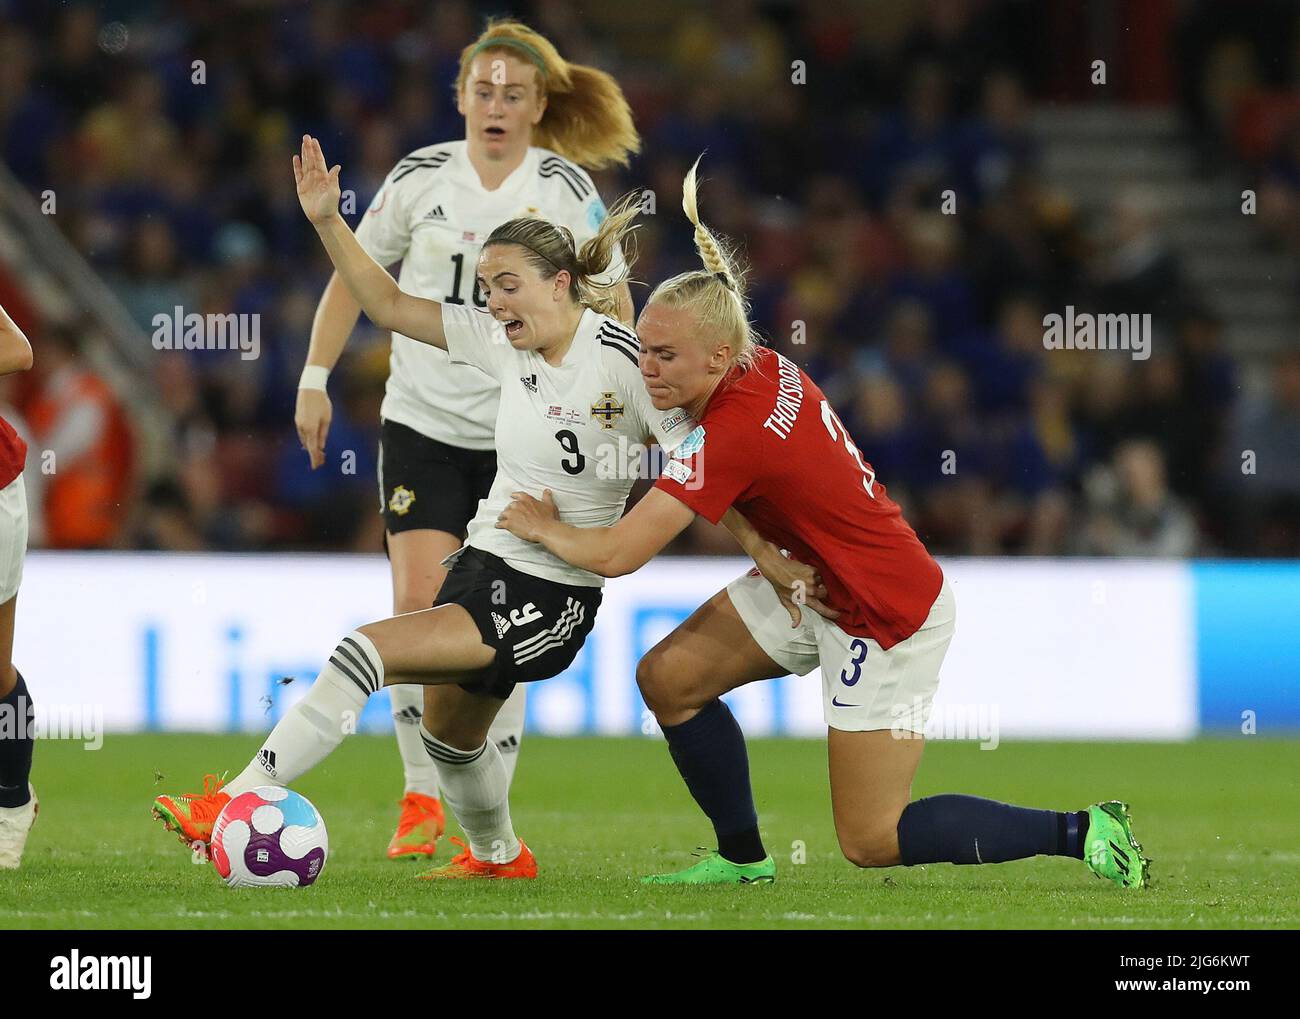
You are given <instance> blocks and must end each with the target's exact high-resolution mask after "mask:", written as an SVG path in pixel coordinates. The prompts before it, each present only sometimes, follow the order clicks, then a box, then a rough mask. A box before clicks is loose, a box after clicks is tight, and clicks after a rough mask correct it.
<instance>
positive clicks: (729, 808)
mask: <svg viewBox="0 0 1300 1019" xmlns="http://www.w3.org/2000/svg"><path fill="white" fill-rule="evenodd" d="M664 737H665V738H666V739H667V740H668V752H669V753H670V754H672V757H673V763H674V764H676V765H677V770H678V771H679V772H681V775H682V778H683V779H685V780H686V788H687V789H689V790H690V791H691V795H692V796H693V797H695V802H696V803H698V804H699V805H700V809H701V810H703V811H704V813H705V814H706V815H707V816H708V818H709V820H710V821H712V822H713V830H714V832H715V833H716V834H717V836H718V852H719V853H720V854H721V855H722V856H723V857H724V858H725V859H727V860H730V861H731V862H732V863H757V862H758V861H759V860H762V859H763V858H764V857H766V856H767V852H766V851H765V850H764V849H763V840H762V839H761V838H759V835H758V813H757V812H756V811H755V810H754V794H753V792H752V791H751V789H750V787H749V755H748V753H747V752H746V750H745V736H744V733H742V732H741V731H740V726H739V725H737V724H736V719H735V717H734V716H733V715H732V714H731V711H730V709H729V708H728V707H727V706H726V705H725V704H723V703H722V701H719V700H715V701H711V702H709V703H708V704H706V705H705V706H704V707H703V708H701V709H700V712H699V714H697V715H696V716H695V717H694V718H691V719H689V720H687V721H685V722H683V723H682V724H681V725H668V726H664Z"/></svg>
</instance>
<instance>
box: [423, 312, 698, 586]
mask: <svg viewBox="0 0 1300 1019" xmlns="http://www.w3.org/2000/svg"><path fill="white" fill-rule="evenodd" d="M442 325H443V331H444V332H445V333H446V335H447V349H448V351H449V352H450V355H451V360H452V361H453V362H459V363H462V364H466V365H473V366H474V368H476V369H478V370H479V371H480V372H481V373H483V374H485V375H487V376H488V377H490V378H492V379H494V380H495V381H497V382H498V383H499V384H500V387H501V401H500V407H499V409H498V411H497V420H496V433H495V437H496V450H497V475H496V480H495V481H493V483H492V490H491V492H489V493H488V497H487V498H486V499H484V500H483V501H482V502H480V503H479V507H478V513H476V514H475V516H474V519H473V520H471V521H470V523H469V540H468V542H467V544H469V545H472V546H473V547H474V548H479V549H483V550H484V551H485V552H491V553H493V554H494V555H498V556H500V557H501V558H502V559H504V560H506V562H507V563H509V564H510V565H511V566H512V567H514V568H515V569H517V570H519V571H520V572H521V573H527V574H530V575H532V576H535V577H541V578H543V579H544V580H551V581H554V582H556V583H560V584H574V585H580V586H586V587H600V586H602V585H603V584H604V579H603V578H601V577H599V576H597V575H596V574H594V573H589V572H587V571H586V570H580V569H578V568H577V567H575V566H570V565H569V564H568V563H566V562H565V561H564V560H562V559H560V558H558V557H557V556H554V555H552V554H551V553H550V552H548V551H547V550H546V549H545V548H544V547H542V546H541V545H538V544H535V543H533V542H530V541H523V540H522V539H520V538H516V537H515V536H514V535H513V534H511V533H510V532H509V531H507V530H504V529H501V528H498V527H497V526H496V522H497V518H498V517H499V516H500V515H501V511H502V510H503V509H504V508H505V507H506V506H507V505H508V504H509V502H510V495H511V493H512V492H527V493H528V494H529V495H532V496H534V497H536V498H539V499H540V498H541V496H542V491H543V490H544V489H547V488H549V489H550V490H551V493H552V495H553V497H554V499H555V506H556V509H557V510H558V511H559V514H560V519H561V520H563V521H564V522H565V523H567V524H572V525H573V526H575V527H607V526H609V525H610V524H612V523H614V522H615V521H617V520H618V518H619V517H620V516H622V514H623V509H624V507H625V505H626V504H627V497H628V493H629V492H630V491H631V489H632V482H633V481H634V480H635V479H636V478H637V477H638V476H639V470H640V464H641V461H642V453H643V451H644V449H645V447H646V446H647V445H648V444H649V443H651V442H656V441H657V442H658V443H659V445H661V446H662V447H663V448H664V449H665V450H667V451H669V452H671V451H672V450H674V449H676V448H677V446H678V444H679V443H680V442H681V441H682V439H684V438H685V437H686V436H687V435H688V434H689V433H690V431H691V429H693V428H694V427H695V423H694V422H693V421H692V420H691V417H690V415H689V414H687V413H686V412H685V411H684V410H679V409H674V410H666V411H660V410H655V408H654V406H653V404H651V402H650V394H649V393H647V392H646V388H645V384H644V383H643V382H642V381H641V370H640V368H639V367H638V366H637V356H636V351H637V348H638V343H637V339H636V334H635V333H634V332H632V330H631V329H629V328H628V327H627V326H625V325H622V324H620V323H619V322H617V321H616V320H614V319H612V318H609V317H608V316H606V315H598V314H596V312H594V311H592V310H591V309H587V310H586V311H585V312H584V313H583V315H582V319H581V320H580V321H579V323H578V329H577V332H576V333H575V334H574V337H573V345H572V346H571V347H570V348H569V351H568V353H566V354H565V356H564V360H563V361H562V362H561V364H560V365H559V367H556V366H554V365H551V364H548V363H547V361H546V359H545V358H543V357H542V356H541V354H539V353H537V352H536V351H533V350H516V349H515V348H514V347H512V346H511V345H510V341H509V340H507V339H506V335H505V330H504V329H502V327H501V325H500V324H499V323H498V322H497V321H496V320H495V319H494V318H492V316H491V315H489V314H487V313H486V312H481V311H476V310H473V309H470V308H466V307H453V306H448V305H444V306H443V309H442Z"/></svg>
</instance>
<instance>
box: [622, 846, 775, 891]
mask: <svg viewBox="0 0 1300 1019" xmlns="http://www.w3.org/2000/svg"><path fill="white" fill-rule="evenodd" d="M694 855H695V856H698V857H700V861H699V863H695V864H692V865H691V866H689V867H687V868H686V869H685V870H679V871H676V872H675V873H672V874H651V875H649V876H648V877H643V878H642V879H641V883H642V884H643V885H770V884H771V883H772V882H773V881H775V880H776V861H775V860H773V859H772V857H770V856H767V857H764V858H763V859H761V860H759V861H758V863H732V862H731V861H730V860H728V859H725V858H724V857H722V856H721V855H719V854H718V851H717V850H715V849H704V848H700V849H698V850H696V852H695V854H694Z"/></svg>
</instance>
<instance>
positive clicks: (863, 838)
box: [838, 823, 902, 867]
mask: <svg viewBox="0 0 1300 1019" xmlns="http://www.w3.org/2000/svg"><path fill="white" fill-rule="evenodd" d="M838 834H839V840H840V851H841V852H842V853H843V854H844V858H845V859H846V860H848V861H849V863H851V864H853V865H854V866H857V867H895V866H897V865H898V864H899V863H901V862H902V859H901V857H900V856H899V852H898V825H897V823H895V825H894V826H893V827H892V828H891V827H887V826H882V827H879V828H875V827H872V828H863V829H860V830H858V831H854V832H841V833H838Z"/></svg>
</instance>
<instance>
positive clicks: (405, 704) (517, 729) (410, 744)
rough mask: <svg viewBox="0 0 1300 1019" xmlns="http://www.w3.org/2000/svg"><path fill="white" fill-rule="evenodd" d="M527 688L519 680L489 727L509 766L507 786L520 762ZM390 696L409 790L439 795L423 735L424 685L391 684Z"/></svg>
mask: <svg viewBox="0 0 1300 1019" xmlns="http://www.w3.org/2000/svg"><path fill="white" fill-rule="evenodd" d="M526 690H527V687H525V686H524V684H523V683H520V684H519V685H518V686H516V687H515V689H514V691H513V692H512V693H511V694H510V696H509V698H508V699H507V700H506V702H505V703H504V704H503V705H501V710H500V711H499V712H497V717H496V718H495V719H493V721H492V728H491V729H489V730H488V740H489V741H490V742H492V743H495V744H496V745H497V749H498V750H500V751H501V757H502V759H503V760H504V761H505V765H506V787H507V788H509V786H510V783H511V782H512V781H513V780H514V777H515V765H516V764H518V763H519V744H520V743H522V742H523V739H524V705H525V703H526V702H525V697H526V692H525V691H526ZM388 696H389V698H390V699H391V701H392V704H393V733H394V735H396V736H397V749H398V752H399V753H401V755H402V769H403V771H404V772H405V774H406V792H408V793H423V794H424V795H425V796H437V795H438V784H439V783H438V768H437V765H435V764H434V762H433V761H432V760H431V759H430V758H429V754H428V752H427V751H426V750H425V749H424V741H423V740H422V739H421V738H420V733H421V731H422V730H421V728H420V720H421V719H422V718H423V717H424V687H422V686H416V685H415V684H413V683H411V684H407V683H403V684H401V685H399V686H390V687H389V688H388Z"/></svg>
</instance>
